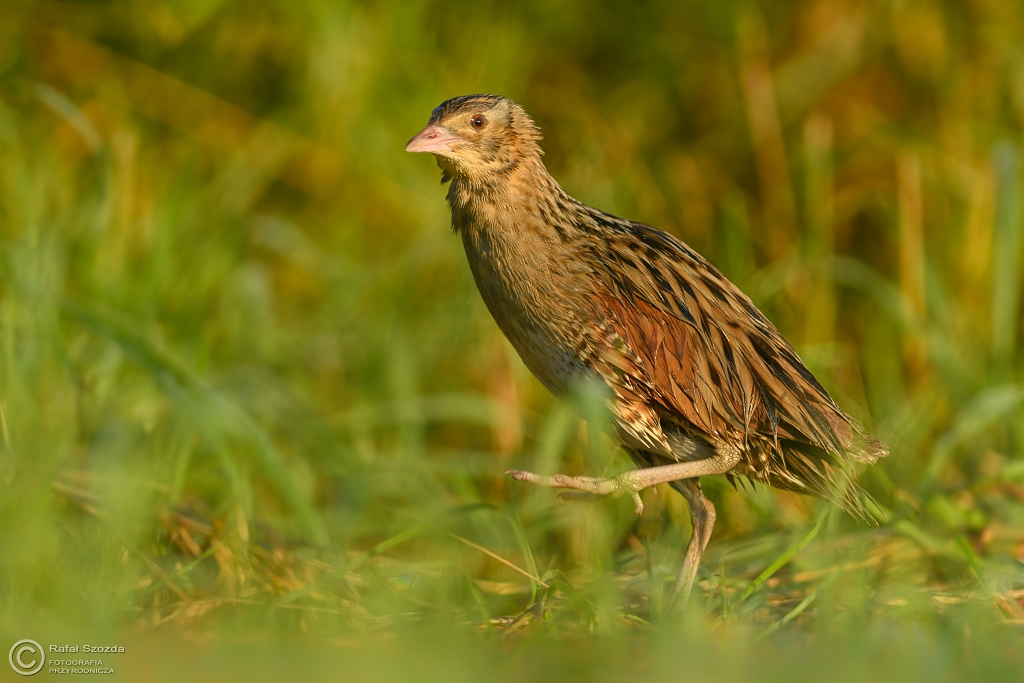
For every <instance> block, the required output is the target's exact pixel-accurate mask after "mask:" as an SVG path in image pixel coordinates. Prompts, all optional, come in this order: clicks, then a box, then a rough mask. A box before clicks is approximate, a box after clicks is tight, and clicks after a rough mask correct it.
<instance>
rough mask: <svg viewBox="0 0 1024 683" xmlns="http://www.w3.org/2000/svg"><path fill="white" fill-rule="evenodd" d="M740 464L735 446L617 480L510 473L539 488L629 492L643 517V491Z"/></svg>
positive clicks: (648, 469) (633, 472) (635, 472)
mask: <svg viewBox="0 0 1024 683" xmlns="http://www.w3.org/2000/svg"><path fill="white" fill-rule="evenodd" d="M739 461H740V451H739V449H737V448H735V447H728V446H724V445H722V446H717V447H716V448H715V454H714V455H713V456H711V457H710V458H704V459H703V460H690V461H687V462H677V463H673V464H671V465H659V466H658V467H643V468H641V469H637V470H629V471H628V472H622V473H621V474H617V475H615V476H614V477H570V476H569V475H567V474H556V475H554V476H550V477H545V476H543V475H540V474H534V473H533V472H527V471H526V470H508V471H506V472H505V474H511V475H512V477H513V478H515V479H516V480H518V481H525V482H529V483H531V484H539V485H540V486H549V487H551V488H558V489H576V490H578V491H584V492H586V493H596V494H602V495H603V494H608V493H616V494H618V493H622V492H626V493H629V494H630V495H631V496H632V497H633V503H634V505H635V506H636V513H637V514H638V515H639V514H643V511H644V504H643V501H642V500H640V493H639V492H640V491H642V490H643V489H645V488H647V487H649V486H654V485H655V484H663V483H665V482H671V481H679V480H681V479H696V478H697V477H706V476H710V475H712V474H725V473H726V472H728V471H729V470H731V469H732V468H733V467H735V466H736V464H737V463H738V462H739Z"/></svg>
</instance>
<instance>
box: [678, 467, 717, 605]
mask: <svg viewBox="0 0 1024 683" xmlns="http://www.w3.org/2000/svg"><path fill="white" fill-rule="evenodd" d="M671 485H672V488H674V489H675V490H676V491H679V493H681V494H683V496H684V497H685V498H686V502H687V503H689V504H690V522H691V523H692V524H693V535H691V536H690V542H689V544H687V546H686V555H684V556H683V566H682V567H680V569H679V576H678V577H677V578H676V585H675V588H674V589H673V590H672V599H671V600H670V601H669V612H670V613H671V612H673V611H675V610H678V611H680V612H681V611H682V610H683V609H685V608H686V601H687V600H688V599H689V597H690V591H691V589H692V588H693V580H694V579H695V578H696V577H697V569H698V567H700V558H701V557H702V556H703V555H704V549H705V548H706V547H707V545H708V541H710V540H711V532H712V531H713V530H714V528H715V517H716V515H715V506H714V505H713V504H712V503H711V501H710V500H708V499H707V497H706V496H705V495H704V493H703V492H702V491H701V490H700V480H699V479H684V480H683V481H673V482H672V483H671Z"/></svg>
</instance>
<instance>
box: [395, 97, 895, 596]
mask: <svg viewBox="0 0 1024 683" xmlns="http://www.w3.org/2000/svg"><path fill="white" fill-rule="evenodd" d="M540 140H541V132H540V129H539V127H538V126H537V125H536V124H535V123H534V120H533V119H532V118H531V117H530V116H529V115H528V114H527V113H526V111H525V110H524V109H523V107H521V106H520V105H519V104H517V103H516V102H514V101H513V100H511V99H509V98H507V97H502V96H499V95H487V94H480V95H465V96H460V97H454V98H452V99H449V100H447V101H445V102H443V103H441V104H440V105H439V106H437V107H436V108H435V109H434V110H433V111H432V112H431V115H430V119H429V122H428V123H427V126H426V127H425V128H424V129H423V130H421V131H420V132H419V133H417V134H416V135H415V136H414V137H413V138H412V139H411V140H410V141H409V143H408V144H407V145H406V148H405V149H406V151H408V152H422V153H429V154H432V155H433V156H434V157H435V159H436V161H437V165H438V166H439V167H440V169H441V183H442V185H444V184H446V183H447V184H448V190H447V201H448V204H449V207H450V209H451V220H452V228H453V230H454V232H455V233H456V234H457V235H458V236H459V237H460V238H461V239H462V244H463V246H464V248H465V252H466V257H467V259H468V262H469V266H470V270H471V271H472V274H473V278H474V280H475V282H476V285H477V289H478V290H479V292H480V295H481V297H482V298H483V301H484V303H485V304H486V306H487V308H488V310H489V311H490V313H491V315H492V317H493V318H494V320H495V322H496V323H497V325H498V327H499V328H501V330H502V332H503V333H504V334H505V336H506V337H507V338H508V340H509V342H511V344H512V346H513V347H514V348H515V350H516V351H517V352H518V354H519V356H520V357H521V358H522V360H523V362H524V363H525V365H526V366H527V367H528V368H529V369H530V371H531V372H532V373H533V374H534V375H535V376H536V377H537V379H538V380H539V381H540V382H541V383H542V384H543V385H544V386H545V387H547V388H548V389H549V390H550V391H551V392H552V393H554V394H555V395H564V394H566V393H567V392H568V391H570V390H571V389H572V388H573V386H575V385H577V384H578V383H580V382H593V383H596V385H597V386H599V387H601V388H602V389H603V390H604V391H605V396H607V399H606V404H607V410H608V412H609V414H610V416H611V418H612V422H613V424H614V427H615V432H616V433H617V436H618V440H619V441H620V443H621V446H622V447H623V448H624V450H625V451H626V452H628V454H629V456H630V458H631V460H632V461H633V462H634V464H635V465H636V469H632V470H629V471H626V472H622V473H620V474H617V475H615V476H612V477H591V476H569V475H565V474H556V475H553V476H544V475H539V474H535V473H533V472H529V471H526V470H509V471H508V472H506V474H509V475H511V476H512V477H513V478H514V479H516V480H518V481H522V482H527V483H531V484H537V485H541V486H546V487H553V488H561V489H568V490H569V492H570V495H575V496H585V495H587V494H591V495H594V494H599V495H601V494H613V495H622V494H626V495H629V496H631V497H632V499H633V502H634V506H635V510H636V512H637V514H638V515H639V514H642V513H643V500H642V498H641V497H640V491H641V490H643V489H645V488H648V487H650V486H654V485H656V484H660V483H668V484H669V485H670V486H671V487H672V488H673V489H675V490H676V491H678V492H679V493H680V494H682V495H683V497H684V498H685V499H686V501H687V502H688V504H689V509H690V520H691V523H692V527H693V531H692V535H691V537H690V540H689V542H688V544H687V547H686V550H685V553H684V557H683V562H682V566H681V567H680V569H679V573H678V576H677V578H676V582H675V585H674V588H673V591H672V594H671V597H670V609H675V608H685V605H686V602H687V598H688V597H689V595H690V593H691V590H692V587H693V583H694V579H695V577H696V575H697V571H698V568H699V565H700V560H701V557H702V556H703V554H704V550H705V548H706V547H707V544H708V542H709V540H710V538H711V534H712V530H713V529H714V525H715V518H716V514H715V507H714V505H713V504H712V502H711V501H710V500H709V499H708V498H707V497H706V496H705V495H704V493H703V491H702V489H701V484H700V478H701V477H705V476H712V475H726V477H727V478H729V480H730V481H731V482H732V483H733V485H736V482H737V481H756V482H761V483H763V484H767V485H770V486H774V487H776V488H780V489H784V490H787V491H795V492H798V493H802V494H809V495H811V496H816V497H819V498H823V499H826V500H829V501H831V502H832V503H834V504H836V505H837V506H838V507H840V508H841V509H843V510H844V511H846V512H848V513H850V514H852V515H854V516H856V517H860V518H862V519H864V520H866V521H868V522H871V521H873V519H872V517H871V516H870V515H869V514H868V512H867V508H866V501H869V500H870V498H869V497H868V495H867V493H866V492H865V491H864V490H863V489H862V488H861V487H860V486H859V485H858V484H857V483H856V474H855V471H854V467H855V465H856V464H857V463H866V464H871V463H874V462H876V461H877V460H878V459H879V458H882V457H885V456H886V455H888V454H889V451H888V448H887V447H886V446H885V445H884V444H883V443H882V442H881V441H879V440H878V439H876V438H875V437H874V436H872V435H871V434H870V433H869V432H868V431H866V429H865V428H864V427H863V426H861V425H860V424H859V423H858V422H857V421H856V420H854V419H853V418H852V417H850V416H849V415H847V414H846V413H845V412H844V411H843V410H842V409H841V408H840V407H839V406H838V405H837V404H836V402H835V401H834V400H833V399H832V398H831V397H830V396H829V394H828V392H827V391H826V390H825V389H824V388H823V387H822V385H821V383H820V382H819V381H818V380H817V379H816V378H815V377H814V375H813V374H811V372H810V371H809V370H808V369H807V367H806V366H805V365H804V363H803V362H802V361H801V360H800V357H799V356H798V355H797V353H796V351H794V349H793V347H792V346H791V345H790V344H789V342H787V341H786V339H785V338H784V337H783V336H782V334H781V333H780V332H779V331H778V329H776V327H775V325H773V324H772V322H771V321H769V320H768V318H767V317H766V316H765V315H764V314H763V313H761V311H760V310H758V308H757V307H756V306H755V305H754V303H753V302H752V301H751V299H750V298H749V297H748V296H747V295H746V294H744V293H743V292H742V291H741V290H740V289H739V288H738V287H737V286H736V285H734V284H733V283H732V282H730V281H729V280H728V279H727V278H726V277H725V276H724V275H722V273H721V272H720V271H719V270H718V269H717V268H715V267H714V266H713V265H711V263H709V262H708V261H707V260H706V259H705V258H704V257H703V256H701V255H700V254H698V253H697V252H696V251H694V250H693V249H691V248H690V247H689V246H687V245H686V244H685V243H684V242H682V241H681V240H679V239H678V238H676V237H674V236H672V235H670V234H668V233H666V232H663V231H661V230H658V229H656V228H653V227H651V226H648V225H645V224H643V223H639V222H636V221H632V220H627V219H624V218H619V217H617V216H614V215H611V214H609V213H606V212H604V211H600V210H598V209H595V208H592V207H590V206H587V205H586V204H584V203H582V202H580V201H578V200H576V199H574V198H573V197H572V196H570V195H569V194H568V193H567V192H566V191H565V190H563V189H562V187H561V186H560V185H559V184H558V182H557V181H556V180H555V179H554V178H553V177H552V176H551V174H550V173H549V172H548V170H547V168H546V166H545V165H544V162H543V159H542V155H543V151H542V150H541V147H540Z"/></svg>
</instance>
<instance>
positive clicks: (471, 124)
mask: <svg viewBox="0 0 1024 683" xmlns="http://www.w3.org/2000/svg"><path fill="white" fill-rule="evenodd" d="M538 140H540V130H539V129H538V128H537V126H536V125H535V124H534V123H533V119H531V118H530V117H529V115H527V113H526V112H525V111H523V108H522V107H520V106H519V105H518V104H516V103H515V102H513V101H512V100H510V99H508V98H507V97H500V96H498V95H464V96H462V97H454V98H452V99H450V100H448V101H446V102H442V103H441V104H440V106H438V107H437V108H436V109H434V111H433V112H432V113H431V114H430V122H429V123H428V124H427V127H426V128H424V129H423V130H421V131H420V132H419V133H417V134H416V136H415V137H414V138H413V139H412V140H410V141H409V144H407V145H406V146H405V151H407V152H430V153H431V154H433V155H434V157H435V158H436V159H437V165H438V166H440V167H441V170H442V171H444V175H443V176H442V182H444V181H447V180H450V179H452V178H465V179H467V180H469V181H471V182H473V183H474V184H476V183H482V184H485V185H487V184H490V183H491V182H493V181H496V180H499V179H500V178H502V177H503V176H507V175H508V174H510V173H512V172H513V171H514V170H515V169H516V168H518V167H519V165H520V164H521V163H522V162H523V160H524V159H527V158H530V157H539V156H540V154H541V150H540V147H539V146H538V145H537V141H538Z"/></svg>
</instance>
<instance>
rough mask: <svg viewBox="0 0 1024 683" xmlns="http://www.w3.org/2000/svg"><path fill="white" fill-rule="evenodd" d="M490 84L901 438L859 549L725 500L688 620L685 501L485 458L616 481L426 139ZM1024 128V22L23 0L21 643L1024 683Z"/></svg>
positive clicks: (220, 668)
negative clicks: (516, 313)
mask: <svg viewBox="0 0 1024 683" xmlns="http://www.w3.org/2000/svg"><path fill="white" fill-rule="evenodd" d="M474 92H493V93H500V94H503V95H507V96H510V97H512V98H514V99H515V100H516V101H518V102H519V103H520V104H522V105H523V106H524V107H525V108H526V110H527V111H528V112H530V113H531V114H532V115H533V116H534V118H535V119H536V120H537V122H538V124H539V125H540V126H541V128H542V130H543V131H544V135H545V138H544V141H543V143H542V144H543V147H544V149H545V151H546V157H545V160H546V163H547V164H548V167H549V169H550V170H551V172H552V173H553V174H554V176H555V177H556V178H557V179H558V180H559V181H560V182H561V183H562V185H563V187H565V189H566V190H568V191H569V192H570V193H571V194H573V195H574V196H576V197H577V198H579V199H580V200H582V201H585V202H587V203H589V204H592V205H595V206H597V207H600V208H601V209H603V210H606V211H609V212H612V213H616V214H619V215H623V216H627V217H630V218H633V219H637V220H641V221H643V222H646V223H649V224H651V225H655V226H658V227H660V228H662V229H664V230H667V231H669V232H671V233H673V234H675V235H676V236H678V237H681V238H682V239H683V240H685V241H686V242H687V243H689V244H690V245H692V246H693V247H694V248H696V249H698V250H699V251H701V252H702V253H703V254H705V255H706V256H707V257H708V258H709V259H710V260H711V262H712V263H714V264H716V265H717V266H719V267H720V268H721V269H722V270H723V271H724V272H725V274H726V275H727V276H728V277H730V278H731V279H733V280H734V281H735V282H736V283H737V284H739V285H740V286H741V287H742V288H743V289H744V290H745V291H747V292H748V293H749V294H750V295H751V296H752V298H753V299H754V301H755V302H756V303H757V304H758V305H759V306H760V307H761V308H762V309H763V310H764V311H765V312H766V313H767V314H768V316H769V317H770V318H771V319H772V320H773V321H775V323H776V324H777V325H778V327H779V328H780V329H781V330H782V332H783V333H784V334H785V335H786V336H787V337H788V338H789V339H790V340H791V341H792V342H793V343H794V345H795V347H796V348H797V350H798V351H799V352H800V354H801V356H802V357H803V358H804V360H805V361H806V362H807V364H808V366H809V367H810V368H811V369H812V370H813V371H814V372H815V373H816V374H817V376H818V377H819V378H820V379H821V380H822V382H823V384H824V385H825V386H826V387H827V388H828V389H829V391H830V392H832V394H833V396H834V397H835V398H836V399H837V401H838V402H839V403H840V404H841V405H842V406H843V407H844V408H846V409H847V410H848V411H850V412H851V413H852V414H854V415H856V416H857V417H858V418H859V419H861V420H862V421H863V422H864V423H865V424H867V425H868V426H869V427H870V428H871V429H872V430H874V432H875V433H876V434H877V435H878V436H879V437H881V438H882V439H883V440H884V441H886V442H887V443H888V444H889V445H890V446H891V448H892V457H890V458H888V459H886V460H885V461H883V462H881V463H880V464H879V465H877V466H875V467H873V468H870V469H868V470H866V471H865V472H864V473H863V475H862V477H861V480H862V482H863V483H864V484H865V486H866V488H868V489H869V490H870V491H871V493H872V494H873V495H874V496H875V497H876V498H877V500H878V501H879V503H880V505H881V507H882V508H883V509H884V510H885V512H886V513H887V514H886V519H885V520H884V521H883V522H882V523H881V525H880V526H879V527H877V528H870V527H866V526H864V525H862V524H860V523H858V522H856V521H855V520H852V519H849V518H847V517H845V516H843V515H842V514H841V513H839V512H838V511H834V510H830V508H829V506H828V505H826V504H825V503H822V502H820V501H816V500H811V499H808V498H803V497H800V496H796V495H791V494H786V493H779V492H775V491H771V490H765V489H764V488H762V487H757V488H756V489H755V490H753V491H751V490H741V491H735V490H733V489H732V488H731V487H730V486H728V484H726V483H725V482H724V481H717V480H715V479H711V480H708V481H707V482H706V486H705V488H706V490H707V491H708V494H709V496H710V497H711V498H712V499H713V500H714V501H715V503H716V504H717V506H718V510H719V523H718V527H717V528H716V530H715V535H714V538H713V540H712V543H711V546H710V548H709V551H708V553H707V555H706V556H705V560H704V564H703V566H702V569H701V573H700V576H699V587H698V589H695V592H694V596H693V599H692V600H691V604H690V605H689V608H688V610H687V612H686V614H685V615H683V617H682V619H681V620H680V619H670V618H668V617H667V616H666V615H664V614H663V613H662V601H663V595H664V592H665V591H666V588H667V586H668V585H670V584H669V582H670V581H671V579H672V577H673V576H674V573H675V570H676V568H677V566H678V564H679V562H680V561H681V557H682V549H683V547H684V545H685V542H686V539H687V538H688V536H689V523H688V521H687V519H688V517H687V513H686V509H685V505H684V504H683V502H682V499H681V498H679V497H678V496H676V495H675V494H674V493H671V492H670V491H668V490H667V489H661V490H655V491H648V492H646V493H648V494H650V495H647V496H646V503H647V512H646V513H645V515H644V516H643V517H642V518H640V519H637V518H636V517H635V516H634V515H633V513H632V504H631V503H630V501H629V500H623V499H618V500H602V501H599V502H593V503H579V502H563V501H560V500H559V499H557V498H555V496H554V494H553V492H551V491H548V490H539V489H531V488H528V487H526V486H524V485H521V484H517V483H515V482H511V481H509V480H508V479H507V478H505V477H503V476H502V474H501V473H502V472H503V471H504V470H505V469H507V468H509V467H528V468H530V469H534V470H540V471H546V472H554V471H569V472H573V473H582V472H586V473H589V474H601V473H614V472H616V471H619V470H622V469H626V467H627V462H626V459H625V458H624V457H623V456H622V454H619V453H617V452H616V450H615V447H614V441H613V440H612V439H611V438H610V437H609V436H608V435H607V433H606V430H604V429H603V428H602V425H601V423H602V420H601V419H600V415H599V414H598V411H596V410H595V407H594V405H593V401H592V400H589V399H588V398H587V397H585V396H580V397H574V398H571V399H569V400H566V401H561V402H560V401H556V400H555V399H553V398H552V397H550V396H549V395H548V394H547V393H546V391H545V390H544V389H543V388H542V387H541V386H540V385H539V384H538V383H537V382H536V381H535V380H534V379H533V378H532V377H531V376H530V374H529V372H528V371H527V370H526V369H525V368H524V366H523V365H522V364H521V362H520V361H519V359H518V358H517V356H516V355H515V353H514V351H512V349H511V347H510V346H509V345H508V343H507V342H506V341H505V340H504V338H503V337H502V335H501V333H500V332H499V330H498V328H497V327H496V326H495V324H494V323H493V322H492V321H491V319H490V317H489V315H488V314H487V311H486V309H485V308H484V306H483V304H482V302H481V301H480V299H479V297H478V295H477V293H476V291H475V288H474V285H473V282H472V278H471V276H470V274H469V270H468V268H467V266H466V264H465V262H464V255H463V254H462V247H461V245H460V244H459V241H458V240H457V239H455V238H454V237H453V235H452V234H451V230H450V229H449V227H448V226H449V216H448V210H447V206H446V204H445V202H444V189H443V188H441V187H439V186H438V181H439V176H440V174H439V171H438V170H437V169H436V168H435V167H434V164H433V162H432V160H431V159H430V158H429V157H424V156H422V155H418V156H413V155H408V154H406V153H404V151H403V147H404V144H405V142H406V141H407V140H408V138H410V137H411V136H412V135H413V134H414V133H416V132H417V131H418V130H419V129H420V128H421V127H422V126H423V125H424V124H425V123H426V121H427V118H428V116H429V113H430V111H431V109H432V108H433V107H434V106H436V105H437V104H438V103H440V102H441V101H443V100H445V99H447V98H449V97H452V96H456V95H461V94H468V93H474ZM1022 133H1024V6H1022V5H1021V4H1020V3H1019V2H1017V1H1016V0H946V1H944V2H940V1H938V0H901V1H896V0H893V1H886V0H863V1H856V0H812V1H805V2H797V1H795V0H787V1H781V2H760V3H758V2H753V1H739V0H730V1H722V2H698V1H687V2H678V1H677V2H647V3H621V4H620V3H605V4H598V3H593V2H583V1H581V0H551V1H545V2H540V1H536V0H533V1H523V2H502V3H499V2H495V3H486V2H476V3H453V2H427V1H420V0H408V1H405V2H380V3H351V2H345V1H343V0H300V1H293V2H286V1H284V0H261V1H255V0H250V1H232V0H203V1H199V0H178V1H170V2H160V1H159V0H152V1H150V0H145V1H143V0H140V1H138V2H115V1H113V0H112V1H110V2H92V1H86V0H78V1H75V2H53V1H39V2H35V1H32V0H3V2H0V633H3V634H4V636H5V639H4V640H3V642H0V650H2V649H5V648H7V647H8V645H7V643H8V642H10V643H13V642H14V641H15V640H18V639H20V638H35V639H36V640H40V641H42V642H55V643H63V642H71V643H78V642H90V643H94V644H116V643H120V644H126V643H127V644H128V653H127V654H125V655H118V656H117V657H114V658H111V659H110V660H109V662H108V663H109V664H111V665H112V666H113V667H114V668H115V669H116V670H117V672H118V674H121V676H122V678H125V677H127V680H135V679H138V680H161V679H162V678H166V679H167V680H178V679H179V678H180V676H181V675H183V672H184V671H186V670H188V671H190V672H191V673H190V674H189V675H190V676H192V677H193V678H195V679H196V680H206V679H209V680H224V679H226V678H230V677H233V676H238V677H245V678H247V679H248V680H254V679H257V678H261V677H267V678H274V679H281V678H284V679H288V678H294V677H297V676H298V675H299V673H301V674H302V675H303V676H308V677H312V676H315V675H317V673H318V672H321V673H322V672H323V671H329V672H331V674H332V675H333V676H335V677H336V676H339V675H346V676H351V677H353V678H356V679H359V680H363V679H373V678H390V679H394V680H405V679H407V678H409V677H411V676H413V675H415V676H417V677H418V678H427V679H429V677H430V674H429V672H431V671H438V672H441V673H439V674H438V678H439V680H440V679H441V678H442V677H443V679H444V680H463V679H465V680H472V679H478V678H482V677H484V676H486V677H487V678H489V679H495V680H504V679H505V678H508V679H510V680H511V679H512V678H513V677H514V678H515V679H516V680H522V679H523V678H524V677H526V678H536V679H541V678H552V679H554V678H558V679H573V678H575V677H579V678H587V679H593V680H621V679H623V678H625V679H627V680H636V679H638V678H639V677H641V676H642V677H643V678H644V679H645V680H646V679H648V678H650V679H660V678H665V679H676V678H682V677H696V678H697V679H699V680H766V679H773V678H775V677H779V678H782V679H785V680H803V679H807V680H820V679H821V678H822V677H824V676H828V677H829V678H830V679H836V680H861V679H862V678H865V677H876V678H877V677H879V676H884V677H886V678H895V677H899V678H900V679H903V680H917V679H918V678H920V679H921V680H929V681H942V680H959V679H970V680H997V679H999V678H1006V679H1008V680H1019V675H1020V671H1021V667H1024V451H1022V448H1024V421H1022V419H1021V418H1022V413H1024V410H1022V403H1024V353H1022V352H1021V351H1020V349H1019V343H1020V338H1021V318H1022V302H1021V289H1022V284H1024V282H1022V280H1024V263H1022V250H1024V206H1022V192H1024V181H1022V178H1021V154H1022V144H1024V135H1022ZM588 415H590V416H591V417H593V418H594V419H593V420H591V421H590V422H589V423H588V422H586V421H585V420H584V419H583V418H585V417H586V416H588ZM588 425H589V426H588ZM256 649H258V653H254V650H256ZM321 667H323V668H322V669H321ZM3 670H4V674H3V675H5V676H6V675H8V672H7V669H6V668H4V669H3ZM44 675H45V673H44ZM243 675H244V676H243ZM10 677H11V678H12V679H13V678H16V676H15V675H14V674H13V673H11V674H10Z"/></svg>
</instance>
